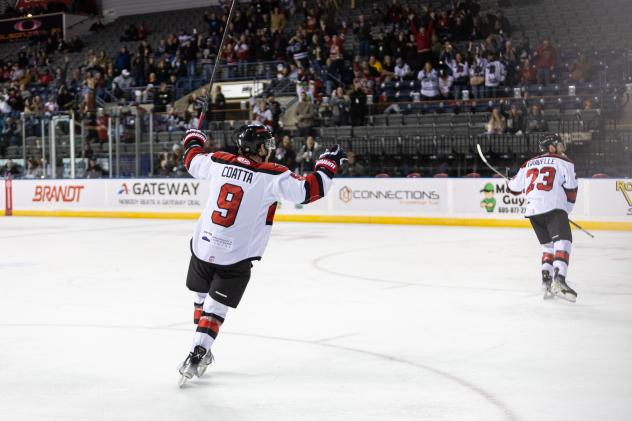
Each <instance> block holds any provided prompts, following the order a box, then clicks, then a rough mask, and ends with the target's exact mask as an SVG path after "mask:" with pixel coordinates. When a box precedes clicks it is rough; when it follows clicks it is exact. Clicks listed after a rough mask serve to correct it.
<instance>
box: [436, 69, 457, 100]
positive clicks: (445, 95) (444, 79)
mask: <svg viewBox="0 0 632 421" xmlns="http://www.w3.org/2000/svg"><path fill="white" fill-rule="evenodd" d="M453 83H454V78H453V77H452V75H451V74H450V70H449V68H447V67H444V68H442V69H441V70H439V94H440V96H441V98H442V99H450V98H451V97H452V84H453Z"/></svg>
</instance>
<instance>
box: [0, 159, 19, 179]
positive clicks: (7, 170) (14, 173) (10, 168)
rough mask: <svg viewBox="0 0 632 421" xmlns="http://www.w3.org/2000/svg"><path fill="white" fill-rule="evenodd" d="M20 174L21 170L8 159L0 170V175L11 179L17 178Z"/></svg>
mask: <svg viewBox="0 0 632 421" xmlns="http://www.w3.org/2000/svg"><path fill="white" fill-rule="evenodd" d="M21 174H22V169H21V168H20V167H19V166H18V165H16V164H15V163H13V160H12V159H8V160H7V162H6V163H5V164H4V166H2V168H0V175H2V176H3V177H6V176H8V175H11V177H13V178H18V177H19V176H20V175H21Z"/></svg>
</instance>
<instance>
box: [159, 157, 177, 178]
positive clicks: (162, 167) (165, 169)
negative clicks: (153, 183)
mask: <svg viewBox="0 0 632 421" xmlns="http://www.w3.org/2000/svg"><path fill="white" fill-rule="evenodd" d="M172 171H173V166H172V165H170V163H169V160H168V159H166V158H163V159H161V160H160V164H159V166H158V170H157V171H156V175H157V176H158V177H171V174H172Z"/></svg>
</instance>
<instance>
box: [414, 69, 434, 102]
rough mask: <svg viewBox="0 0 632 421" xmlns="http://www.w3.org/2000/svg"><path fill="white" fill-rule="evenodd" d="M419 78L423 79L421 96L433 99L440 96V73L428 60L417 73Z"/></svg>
mask: <svg viewBox="0 0 632 421" xmlns="http://www.w3.org/2000/svg"><path fill="white" fill-rule="evenodd" d="M417 79H419V80H420V81H421V98H422V99H428V100H433V99H435V98H436V97H437V96H439V75H438V74H437V71H436V70H435V69H433V68H432V63H430V62H429V61H427V62H426V65H425V66H424V68H423V69H422V70H420V71H419V73H418V74H417Z"/></svg>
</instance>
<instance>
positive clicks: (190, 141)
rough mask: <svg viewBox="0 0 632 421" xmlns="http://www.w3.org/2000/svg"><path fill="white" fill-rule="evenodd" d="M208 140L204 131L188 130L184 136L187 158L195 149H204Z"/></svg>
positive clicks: (184, 150) (183, 145) (184, 151)
mask: <svg viewBox="0 0 632 421" xmlns="http://www.w3.org/2000/svg"><path fill="white" fill-rule="evenodd" d="M207 140H208V138H207V137H206V134H204V132H203V131H201V130H196V129H189V130H187V132H186V133H185V134H184V139H182V149H183V153H184V156H187V153H188V152H189V151H190V150H191V149H193V148H195V147H199V148H202V149H204V144H205V143H206V141H207Z"/></svg>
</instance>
